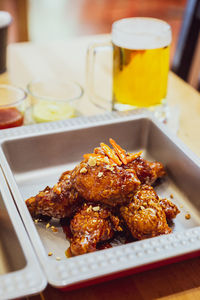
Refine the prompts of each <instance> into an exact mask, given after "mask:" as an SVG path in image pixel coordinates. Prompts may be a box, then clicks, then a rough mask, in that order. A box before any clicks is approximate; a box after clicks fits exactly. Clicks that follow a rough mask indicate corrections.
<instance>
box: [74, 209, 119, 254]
mask: <svg viewBox="0 0 200 300" xmlns="http://www.w3.org/2000/svg"><path fill="white" fill-rule="evenodd" d="M70 229H71V233H72V238H71V243H70V250H71V253H72V255H80V254H84V253H88V252H93V251H95V250H97V244H98V243H99V242H104V241H107V240H110V239H111V238H112V237H113V236H114V232H115V231H116V230H117V231H118V230H119V231H120V230H122V229H121V227H120V226H119V219H118V218H117V217H115V216H112V214H111V212H110V210H109V209H107V208H103V207H100V206H92V205H90V204H86V203H85V204H84V205H83V207H82V208H81V210H80V211H79V212H77V213H76V214H75V215H74V217H73V219H72V220H71V223H70Z"/></svg>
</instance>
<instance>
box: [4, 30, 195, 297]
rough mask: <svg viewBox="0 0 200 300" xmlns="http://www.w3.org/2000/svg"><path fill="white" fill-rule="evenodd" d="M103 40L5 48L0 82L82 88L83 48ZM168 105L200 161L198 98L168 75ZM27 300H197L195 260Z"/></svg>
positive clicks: (86, 106) (87, 109) (87, 106)
mask: <svg viewBox="0 0 200 300" xmlns="http://www.w3.org/2000/svg"><path fill="white" fill-rule="evenodd" d="M104 40H109V36H108V35H100V36H88V37H82V38H76V39H74V40H70V41H68V42H57V43H52V44H37V45H36V44H32V43H23V44H13V45H10V47H9V51H8V65H9V72H8V74H4V75H1V76H0V82H1V83H2V82H11V83H13V84H16V85H19V86H21V87H25V86H26V84H27V83H28V82H29V81H30V80H31V79H35V78H38V77H47V76H48V77H54V78H58V79H59V78H60V77H64V78H70V79H74V80H76V81H78V82H79V83H80V84H81V85H82V86H83V87H85V58H86V51H87V47H88V45H89V44H91V43H93V42H95V41H97V42H99V41H100V42H101V41H104ZM103 69H104V71H106V73H107V75H108V74H109V72H110V66H109V63H106V64H103ZM106 88H107V87H106ZM106 88H105V89H106ZM168 103H169V105H170V107H173V106H174V105H175V106H176V107H178V109H179V110H180V127H179V131H178V136H179V137H180V139H181V140H182V141H183V142H185V143H186V144H187V146H188V147H189V148H191V149H192V150H193V151H194V152H195V153H196V154H197V155H199V156H200V130H199V128H200V95H199V93H198V92H196V91H195V90H194V89H193V88H191V87H190V86H189V85H188V84H186V83H185V82H183V81H182V80H181V79H180V78H178V77H177V76H176V75H174V74H173V73H170V76H169V86H168ZM82 108H83V113H84V114H93V113H95V112H96V108H95V107H94V106H93V105H92V104H91V103H90V102H89V100H88V97H87V94H85V95H84V97H83V99H82ZM29 299H32V300H39V299H48V300H54V299H58V300H59V299H70V300H79V299H87V300H103V299H105V300H106V299H109V300H110V299H115V300H121V299H147V300H149V299H172V300H173V299H176V300H178V299H181V300H182V299H187V300H188V299H200V258H193V259H190V260H187V261H183V262H179V263H176V264H172V265H168V266H165V267H160V268H157V269H154V270H151V271H146V272H143V273H139V274H135V275H131V276H128V277H124V278H121V279H117V280H113V281H110V282H105V283H101V284H98V285H94V286H90V287H86V288H83V289H80V290H75V291H71V292H66V293H63V292H61V291H58V290H56V289H54V288H52V287H50V286H48V287H47V288H46V290H45V291H44V292H43V293H42V294H40V295H37V296H33V297H29Z"/></svg>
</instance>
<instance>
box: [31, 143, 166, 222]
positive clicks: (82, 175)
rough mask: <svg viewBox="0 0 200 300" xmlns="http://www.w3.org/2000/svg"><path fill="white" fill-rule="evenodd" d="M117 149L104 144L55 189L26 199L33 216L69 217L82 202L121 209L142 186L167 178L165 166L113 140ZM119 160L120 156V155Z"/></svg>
mask: <svg viewBox="0 0 200 300" xmlns="http://www.w3.org/2000/svg"><path fill="white" fill-rule="evenodd" d="M111 143H112V144H113V143H114V144H113V145H114V147H115V148H114V149H115V150H113V149H111V148H110V147H108V146H107V145H105V144H103V143H101V147H100V148H95V150H94V153H91V154H86V155H84V160H83V161H82V162H81V163H80V164H78V165H77V166H76V167H75V168H74V170H72V171H67V172H65V173H63V175H62V176H61V178H60V179H59V181H58V183H57V184H55V185H54V187H53V188H49V187H46V188H45V189H44V190H43V191H41V192H39V194H38V195H36V196H35V197H31V198H29V199H28V200H26V204H27V207H28V209H29V211H30V213H31V215H32V216H37V215H46V216H49V217H54V218H64V217H67V216H68V217H69V216H70V215H71V214H72V213H73V211H74V207H76V206H78V205H79V203H82V200H83V199H84V201H89V202H96V203H102V204H107V205H110V206H113V207H114V206H117V205H122V204H125V203H128V202H129V201H130V199H132V197H133V195H134V193H135V191H136V190H137V188H138V187H139V185H140V184H141V183H153V182H155V180H156V179H157V178H159V177H162V176H164V175H165V171H164V167H163V165H162V164H161V163H158V162H154V163H150V162H148V161H146V160H144V159H143V158H141V157H140V154H141V153H140V152H139V153H136V154H133V155H131V154H127V153H126V152H125V150H123V149H122V148H121V147H120V146H119V145H117V144H116V143H115V142H114V141H113V140H112V139H111ZM117 154H118V155H119V157H118V155H117Z"/></svg>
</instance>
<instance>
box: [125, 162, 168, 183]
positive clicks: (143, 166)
mask: <svg viewBox="0 0 200 300" xmlns="http://www.w3.org/2000/svg"><path fill="white" fill-rule="evenodd" d="M124 168H128V169H133V170H135V172H136V174H137V176H138V178H139V180H140V181H141V183H142V184H149V185H152V184H153V183H154V182H155V181H156V180H157V179H158V178H161V177H163V176H164V175H165V174H166V172H165V169H164V166H163V165H162V164H161V163H160V162H157V161H155V162H150V161H148V160H146V159H143V158H142V157H140V156H139V157H138V158H136V159H135V160H133V161H132V162H130V163H128V164H127V165H125V166H124Z"/></svg>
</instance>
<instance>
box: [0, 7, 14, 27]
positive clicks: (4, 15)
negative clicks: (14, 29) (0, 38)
mask: <svg viewBox="0 0 200 300" xmlns="http://www.w3.org/2000/svg"><path fill="white" fill-rule="evenodd" d="M11 21H12V17H11V15H10V14H9V13H8V12H7V11H3V10H0V28H2V27H6V26H8V25H9V24H10V23H11Z"/></svg>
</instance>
